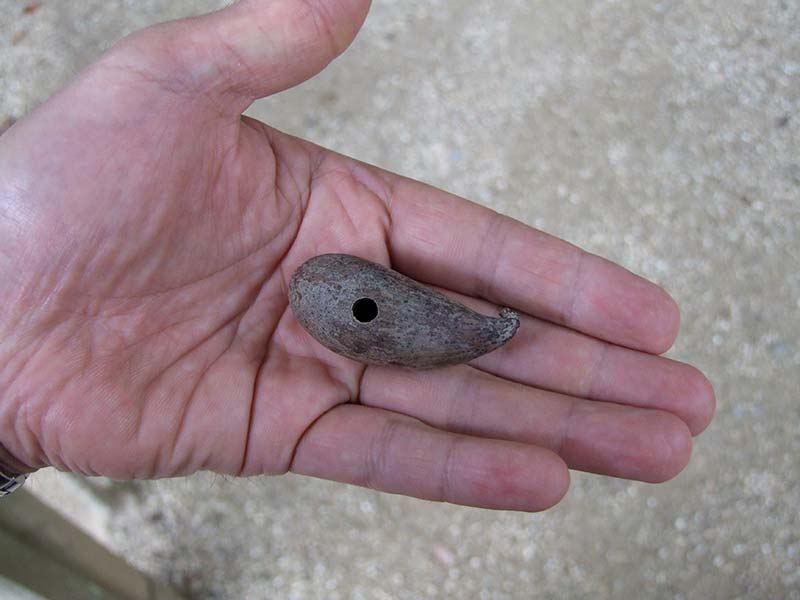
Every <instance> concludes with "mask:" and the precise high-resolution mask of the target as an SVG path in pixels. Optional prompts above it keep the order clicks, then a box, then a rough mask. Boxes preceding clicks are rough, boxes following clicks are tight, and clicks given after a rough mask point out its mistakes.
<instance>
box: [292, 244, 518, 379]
mask: <svg viewBox="0 0 800 600" xmlns="http://www.w3.org/2000/svg"><path fill="white" fill-rule="evenodd" d="M365 299H366V300H367V301H369V302H373V303H374V307H375V314H374V315H370V317H371V318H370V320H369V321H365V320H364V319H361V320H359V319H358V318H357V311H356V310H355V307H356V306H357V303H358V302H359V301H364V300H365ZM289 304H290V306H291V307H292V313H293V314H294V316H295V318H296V319H297V321H298V322H299V323H300V325H302V326H303V328H304V329H305V330H306V331H308V332H309V333H310V334H311V335H312V336H313V337H314V339H316V340H317V341H318V342H320V343H321V344H322V345H324V346H325V347H327V348H330V349H331V350H333V351H334V352H336V353H337V354H341V355H342V356H347V357H348V358H352V359H353V360H357V361H358V362H362V363H366V364H371V365H392V366H401V367H408V368H412V369H432V368H437V367H445V366H450V365H457V364H460V363H465V362H468V361H470V360H472V359H475V358H478V357H479V356H482V355H484V354H487V353H488V352H491V351H492V350H495V349H496V348H499V347H500V346H502V345H503V344H505V343H506V342H508V340H510V339H511V338H512V337H513V336H514V334H515V333H516V332H517V330H518V329H519V317H518V316H517V314H516V313H515V312H514V311H511V310H508V309H503V311H502V313H501V316H499V317H497V316H495V317H489V316H486V315H482V314H480V313H478V312H476V311H473V310H471V309H470V308H467V307H466V306H464V305H463V304H461V303H459V302H456V301H454V300H452V299H450V298H448V297H447V296H445V295H444V294H440V293H439V292H437V291H436V290H433V289H431V288H428V287H425V286H423V285H420V284H419V283H417V282H416V281H414V280H413V279H409V278H408V277H406V276H404V275H402V274H401V273H398V272H397V271H392V270H391V269H387V268H386V267H383V266H381V265H378V264H376V263H373V262H371V261H367V260H364V259H363V258H358V257H357V256H350V255H348V254H323V255H322V256H315V257H314V258H312V259H310V260H308V261H306V262H304V263H303V264H302V265H301V266H300V268H299V269H297V271H295V272H294V275H292V279H291V280H290V282H289Z"/></svg>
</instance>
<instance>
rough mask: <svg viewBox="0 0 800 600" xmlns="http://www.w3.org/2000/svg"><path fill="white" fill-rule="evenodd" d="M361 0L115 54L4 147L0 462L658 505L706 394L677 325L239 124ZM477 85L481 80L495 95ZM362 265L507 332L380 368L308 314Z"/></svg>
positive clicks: (341, 161) (353, 170) (629, 297)
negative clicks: (326, 336) (572, 494)
mask: <svg viewBox="0 0 800 600" xmlns="http://www.w3.org/2000/svg"><path fill="white" fill-rule="evenodd" d="M367 9H368V2H367V1H366V0H305V1H301V0H244V1H242V2H239V3H237V4H236V5H234V6H232V7H230V8H227V9H225V10H223V11H221V12H218V13H215V14H212V15H208V16H205V17H201V18H195V19H189V20H184V21H179V22H175V23H169V24H164V25H159V26H156V27H153V28H150V29H147V30H145V31H142V32H139V33H137V34H134V35H133V36H131V37H129V38H127V39H125V40H123V41H122V42H120V43H119V44H118V45H117V46H115V47H114V48H112V49H111V50H110V51H109V52H108V53H107V54H106V55H104V56H103V57H102V58H101V59H100V60H99V61H98V62H97V63H95V64H94V65H93V66H92V67H90V68H89V69H88V70H86V71H85V72H84V73H82V74H81V75H80V76H78V77H77V78H76V79H75V81H73V82H72V84H71V85H69V86H68V87H67V88H66V89H64V90H63V91H62V92H60V93H59V94H57V95H56V96H54V97H53V98H51V99H50V100H49V101H48V102H46V103H45V104H44V105H43V106H41V107H39V108H38V109H37V110H35V111H34V112H33V113H32V114H31V115H29V116H28V117H26V118H25V119H23V120H21V121H20V122H18V123H17V124H16V125H14V126H13V127H12V128H11V129H10V130H8V131H7V132H6V133H5V134H3V136H2V137H0V281H2V282H3V284H2V286H0V442H2V456H0V459H1V460H2V461H3V462H5V463H6V464H8V465H13V466H16V467H17V468H22V467H28V468H37V467H41V466H44V465H54V466H56V467H58V468H60V469H65V470H71V471H75V472H79V473H85V474H103V475H107V476H110V477H114V478H119V479H126V478H151V477H169V476H177V475H182V474H187V473H191V472H194V471H196V470H198V469H209V470H214V471H217V472H219V473H227V474H233V475H255V474H280V473H284V472H286V471H288V470H292V471H295V472H297V473H303V474H307V475H312V476H318V477H324V478H328V479H334V480H338V481H343V482H349V483H354V484H358V485H364V486H370V487H373V488H376V489H380V490H384V491H387V492H393V493H402V494H408V495H413V496H417V497H420V498H427V499H433V500H443V501H448V502H455V503H460V504H469V505H476V506H484V507H491V508H506V509H515V510H541V509H545V508H547V507H549V506H552V505H553V504H555V503H557V502H558V501H559V500H560V499H561V497H562V496H563V495H564V493H565V492H566V490H567V487H568V484H569V474H568V467H571V468H576V469H583V470H587V471H592V472H595V473H599V474H606V475H613V476H616V477H627V478H633V479H640V480H643V481H651V482H656V481H664V480H666V479H669V478H671V477H673V476H675V475H676V474H677V473H679V472H680V471H681V470H682V469H683V468H684V466H685V465H686V464H687V462H688V460H689V455H690V452H691V437H692V435H696V434H698V433H700V432H701V431H702V430H703V429H704V428H705V427H706V426H707V425H708V423H709V422H710V420H711V416H712V413H713V411H714V395H713V391H712V389H711V386H710V384H709V383H708V381H707V380H706V378H705V377H704V376H703V375H702V374H701V373H700V372H699V371H697V370H696V369H694V368H693V367H691V366H688V365H684V364H680V363H677V362H674V361H671V360H667V359H664V358H660V357H658V356H656V354H658V353H662V352H664V351H666V350H667V349H668V348H669V347H670V345H671V344H672V343H673V341H674V339H675V336H676V334H677V331H678V324H679V316H678V310H677V307H676V305H675V303H674V302H673V301H672V300H671V299H670V297H669V296H668V295H667V294H666V293H665V292H664V291H662V290H661V289H660V288H658V287H656V286H655V285H653V284H651V283H648V282H646V281H645V280H643V279H641V278H639V277H637V276H635V275H633V274H631V273H629V272H627V271H626V270H624V269H623V268H621V267H619V266H616V265H614V264H612V263H610V262H608V261H606V260H604V259H602V258H599V257H597V256H593V255H590V254H587V253H585V252H582V251H581V250H579V249H577V248H575V247H574V246H572V245H570V244H568V243H565V242H563V241H560V240H557V239H555V238H552V237H550V236H548V235H546V234H544V233H542V232H539V231H536V230H534V229H531V228H529V227H527V226H526V225H524V224H522V223H519V222H516V221H513V220H511V219H508V218H506V217H503V216H500V215H498V214H496V213H494V212H492V211H490V210H487V209H485V208H483V207H480V206H478V205H476V204H472V203H470V202H468V201H466V200H463V199H460V198H457V197H454V196H452V195H449V194H447V193H446V192H442V191H439V190H435V189H432V188H430V187H428V186H425V185H423V184H421V183H417V182H414V181H411V180H408V179H404V178H401V177H398V176H396V175H392V174H390V173H386V172H384V171H381V170H379V169H377V168H374V167H370V166H367V165H364V164H361V163H358V162H355V161H353V160H350V159H348V158H345V157H342V156H340V155H337V154H335V153H333V152H330V151H327V150H323V149H321V148H318V147H316V146H314V145H312V144H309V143H307V142H304V141H301V140H298V139H296V138H293V137H290V136H287V135H285V134H282V133H280V132H278V131H275V130H273V129H271V128H269V127H267V126H266V125H263V124H261V123H258V122H255V121H252V120H249V119H243V118H242V117H241V112H242V111H243V110H244V109H245V108H246V107H247V106H248V105H249V104H250V103H251V102H252V101H253V100H254V99H256V98H258V97H263V96H267V95H270V94H273V93H277V92H279V91H281V90H283V89H286V88H288V87H291V86H293V85H296V84H298V83H300V82H301V81H303V80H304V79H306V78H308V77H310V76H312V75H313V74H315V73H317V72H318V71H320V70H321V69H322V68H324V66H325V65H326V64H327V63H328V62H330V61H331V60H332V59H333V58H334V57H335V56H336V55H337V54H339V53H340V52H342V51H343V50H344V49H345V48H346V47H347V45H348V44H349V43H350V41H351V40H352V38H353V37H354V36H355V34H356V32H357V30H358V29H359V27H360V25H361V23H362V21H363V19H364V18H365V15H366V12H367ZM479 83H480V82H476V85H479ZM324 253H347V254H354V255H358V256H362V257H364V258H368V259H370V260H372V261H374V262H377V263H379V264H382V265H385V266H391V267H392V268H394V269H396V270H398V271H400V272H403V273H405V274H406V275H408V276H410V277H413V278H415V279H417V280H419V281H422V282H426V283H428V284H431V285H433V286H436V287H438V288H440V289H442V290H443V291H446V293H447V294H449V295H451V296H453V297H456V298H457V299H459V301H461V302H463V303H465V304H467V305H469V306H472V307H473V308H475V309H477V310H480V311H481V312H483V313H484V314H492V312H493V311H497V310H498V305H501V306H508V307H511V308H512V309H514V310H516V311H517V312H519V313H520V318H521V327H520V330H519V331H518V332H517V334H516V336H515V337H514V339H513V340H511V342H510V343H509V344H507V345H506V346H503V347H502V348H501V349H499V350H497V351H496V352H493V353H492V354H489V355H486V356H483V357H481V358H479V359H477V360H476V361H474V362H473V363H472V364H471V365H469V366H467V365H460V366H456V367H450V368H447V369H439V370H433V371H424V372H411V371H406V370H401V369H393V368H386V367H365V366H364V365H362V364H359V363H356V362H353V361H351V360H349V359H346V358H343V357H340V356H338V355H336V354H334V353H332V352H330V351H328V350H327V349H325V348H324V347H322V346H321V345H319V344H318V343H317V342H316V341H315V340H314V339H313V338H311V337H310V336H309V335H308V334H307V333H306V332H305V331H304V330H303V329H302V327H301V326H300V325H299V324H298V322H297V321H296V319H295V318H294V317H293V315H292V312H291V310H290V309H289V306H288V299H287V293H288V284H289V278H290V276H291V274H292V273H293V272H294V271H295V269H297V267H298V266H300V265H301V264H302V263H303V262H305V261H306V260H307V259H309V258H311V257H312V256H315V255H319V254H324Z"/></svg>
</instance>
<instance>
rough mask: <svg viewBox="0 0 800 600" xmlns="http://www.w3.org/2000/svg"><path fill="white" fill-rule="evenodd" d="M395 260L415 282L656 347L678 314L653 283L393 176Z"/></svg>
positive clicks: (664, 345)
mask: <svg viewBox="0 0 800 600" xmlns="http://www.w3.org/2000/svg"><path fill="white" fill-rule="evenodd" d="M388 177H390V178H391V179H390V181H389V183H390V189H391V192H390V195H389V199H388V204H389V208H390V214H391V225H390V230H389V238H390V252H391V256H392V265H393V267H394V268H396V269H397V270H399V271H402V272H403V273H405V274H407V275H409V276H411V277H414V278H417V279H419V280H421V281H426V282H428V283H432V284H436V285H438V286H442V287H446V288H449V289H451V290H454V291H458V292H461V293H464V294H469V295H471V296H477V297H481V298H485V299H486V300H489V301H491V302H495V303H497V304H502V305H505V306H509V307H511V308H516V309H517V310H520V311H522V312H525V313H528V314H531V315H535V316H538V317H540V318H542V319H546V320H548V321H552V322H554V323H558V324H560V325H565V326H567V327H570V328H572V329H576V330H578V331H582V332H584V333H587V334H589V335H591V336H594V337H597V338H600V339H604V340H607V341H609V342H613V343H615V344H620V345H623V346H627V347H629V348H635V349H637V350H644V351H646V352H651V353H656V354H660V353H662V352H666V351H667V350H668V349H669V348H670V346H672V344H673V342H674V341H675V337H676V336H677V333H678V327H679V323H680V315H679V313H678V307H677V305H676V304H675V301H674V300H673V299H672V298H671V297H670V296H669V295H668V294H667V293H666V292H665V291H664V290H663V289H661V288H660V287H658V286H657V285H655V284H653V283H651V282H649V281H647V280H646V279H643V278H642V277H639V276H638V275H635V274H633V273H631V272H630V271H627V270H626V269H624V268H622V267H620V266H619V265H616V264H614V263H612V262H610V261H608V260H606V259H604V258H601V257H599V256H596V255H594V254H589V253H588V252H585V251H583V250H581V249H580V248H578V247H576V246H574V245H572V244H569V243H567V242H565V241H563V240H560V239H558V238H555V237H553V236H551V235H548V234H546V233H543V232H541V231H538V230H536V229H533V228H532V227H528V226H527V225H525V224H524V223H521V222H519V221H516V220H514V219H512V218H510V217H506V216H504V215H501V214H499V213H497V212H495V211H492V210H490V209H488V208H485V207H482V206H479V205H478V204H474V203H472V202H469V201H467V200H464V199H462V198H459V197H457V196H454V195H452V194H449V193H447V192H443V191H441V190H437V189H435V188H433V187H430V186H428V185H425V184H423V183H420V182H417V181H413V180H410V179H406V178H403V177H399V176H396V175H389V176H388Z"/></svg>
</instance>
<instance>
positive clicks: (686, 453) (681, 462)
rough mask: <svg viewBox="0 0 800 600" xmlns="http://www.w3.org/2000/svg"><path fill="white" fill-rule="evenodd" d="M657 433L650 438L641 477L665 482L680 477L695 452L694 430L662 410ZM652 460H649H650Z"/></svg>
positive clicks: (647, 480)
mask: <svg viewBox="0 0 800 600" xmlns="http://www.w3.org/2000/svg"><path fill="white" fill-rule="evenodd" d="M657 418H658V419H659V421H660V422H659V424H658V428H657V433H655V434H653V435H652V436H651V437H650V439H649V441H648V444H647V445H648V446H649V448H648V452H647V453H644V454H643V455H644V456H646V459H645V464H644V465H643V469H642V477H640V479H641V480H642V481H645V482H647V483H664V482H666V481H669V480H670V479H674V478H675V477H677V476H678V475H679V474H680V473H681V472H682V471H683V470H684V469H685V468H686V466H687V465H688V464H689V459H690V458H691V456H692V434H691V432H690V431H689V427H688V426H687V425H686V423H684V422H683V421H682V420H681V419H679V418H678V417H676V416H675V415H673V414H671V413H666V412H661V411H658V417H657ZM648 463H649V464H648Z"/></svg>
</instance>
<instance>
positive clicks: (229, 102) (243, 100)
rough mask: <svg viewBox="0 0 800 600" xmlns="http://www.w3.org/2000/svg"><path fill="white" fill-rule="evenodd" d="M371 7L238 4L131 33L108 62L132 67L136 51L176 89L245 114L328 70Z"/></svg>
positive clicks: (273, 1) (321, 1) (274, 0)
mask: <svg viewBox="0 0 800 600" xmlns="http://www.w3.org/2000/svg"><path fill="white" fill-rule="evenodd" d="M369 6H370V0H240V1H239V2H237V3H236V4H234V5H232V6H229V7H227V8H225V9H223V10H220V11H218V12H215V13H211V14H208V15H204V16H201V17H195V18H189V19H183V20H180V21H173V22H170V23H163V24H160V25H156V26H155V27H151V28H149V29H146V30H144V31H141V32H139V33H137V34H134V35H133V36H131V37H130V38H128V39H127V40H125V41H124V42H123V43H122V44H120V45H119V46H118V47H117V48H116V49H115V51H112V53H111V56H109V59H111V60H114V58H115V57H116V58H118V59H121V60H123V61H125V62H128V61H130V60H131V59H132V56H131V54H130V53H131V52H132V53H133V56H134V57H135V58H134V60H137V61H138V60H144V61H145V62H146V64H145V65H143V66H144V67H145V68H149V69H155V70H156V71H157V73H158V74H159V75H160V76H162V77H169V79H170V82H171V83H172V85H173V86H178V87H180V88H181V90H182V91H189V92H196V93H203V94H209V95H211V96H212V97H216V98H218V99H219V100H221V102H220V103H219V106H222V107H225V108H224V110H225V111H226V112H227V111H228V110H230V111H236V112H239V113H241V112H242V111H243V110H244V109H246V108H247V106H249V105H250V104H251V103H252V102H253V101H254V100H256V99H258V98H264V97H266V96H269V95H271V94H275V93H277V92H280V91H283V90H285V89H288V88H290V87H293V86H295V85H298V84H299V83H302V82H303V81H305V80H306V79H309V78H310V77H313V76H314V75H316V74H317V73H319V72H320V71H321V70H322V69H324V68H325V67H326V66H327V65H328V64H329V63H330V62H331V61H332V60H333V59H334V58H336V57H337V56H338V55H339V54H341V53H342V52H344V51H345V49H347V47H348V46H349V45H350V43H351V42H352V41H353V39H354V38H355V36H356V34H357V33H358V31H359V29H360V28H361V25H362V24H363V23H364V19H365V18H366V16H367V12H368V10H369ZM137 66H142V65H137Z"/></svg>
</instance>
